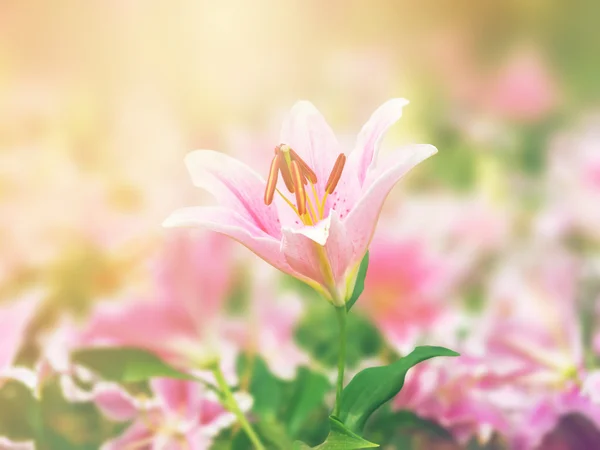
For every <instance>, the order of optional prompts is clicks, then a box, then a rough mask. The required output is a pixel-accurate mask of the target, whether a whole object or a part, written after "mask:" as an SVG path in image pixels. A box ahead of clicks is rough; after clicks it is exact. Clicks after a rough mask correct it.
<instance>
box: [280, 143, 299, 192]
mask: <svg viewBox="0 0 600 450" xmlns="http://www.w3.org/2000/svg"><path fill="white" fill-rule="evenodd" d="M281 147H283V146H282V145H278V146H277V147H275V154H277V155H279V171H280V172H281V178H283V182H284V183H285V187H286V188H287V190H288V191H290V192H291V193H292V194H293V193H294V182H293V181H292V174H291V173H290V168H289V166H288V164H287V161H286V159H285V155H284V154H283V150H282V149H281Z"/></svg>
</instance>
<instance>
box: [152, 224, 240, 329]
mask: <svg viewBox="0 0 600 450" xmlns="http://www.w3.org/2000/svg"><path fill="white" fill-rule="evenodd" d="M232 245H235V244H234V243H233V242H232V241H231V240H230V239H229V238H227V237H226V236H224V235H221V234H218V233H210V232H206V231H204V230H180V232H178V233H173V234H172V235H170V236H169V237H168V238H167V241H166V245H165V246H164V247H163V249H162V251H161V252H160V254H159V255H158V258H157V264H156V267H155V274H156V281H157V283H158V286H157V292H158V296H159V298H160V299H161V300H162V301H164V302H167V303H168V304H169V307H170V308H171V309H174V310H177V311H178V312H179V314H180V315H181V316H182V317H185V318H186V319H187V318H189V320H190V321H191V322H193V323H196V326H197V327H198V329H202V328H204V325H205V324H207V323H211V322H213V321H214V320H215V318H216V317H217V316H218V315H219V312H220V311H221V310H222V308H223V303H224V302H225V301H226V299H227V294H228V292H229V290H230V289H231V283H232V279H231V278H232V274H233V264H234V262H233V258H232V255H231V247H232ZM186 321H187V320H186Z"/></svg>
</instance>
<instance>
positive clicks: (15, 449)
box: [0, 436, 35, 450]
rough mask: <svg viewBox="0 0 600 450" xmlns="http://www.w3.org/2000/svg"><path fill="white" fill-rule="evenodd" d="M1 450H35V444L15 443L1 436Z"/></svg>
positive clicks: (28, 442)
mask: <svg viewBox="0 0 600 450" xmlns="http://www.w3.org/2000/svg"><path fill="white" fill-rule="evenodd" d="M0 450H35V444H34V443H33V442H31V441H27V442H22V441H20V442H15V441H11V440H9V439H7V438H5V437H1V436H0Z"/></svg>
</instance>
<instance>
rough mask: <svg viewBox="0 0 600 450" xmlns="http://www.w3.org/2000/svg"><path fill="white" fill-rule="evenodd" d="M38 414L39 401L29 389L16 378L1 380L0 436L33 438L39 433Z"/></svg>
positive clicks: (23, 438)
mask: <svg viewBox="0 0 600 450" xmlns="http://www.w3.org/2000/svg"><path fill="white" fill-rule="evenodd" d="M39 416H40V406H39V402H38V400H37V399H36V398H35V397H34V396H33V393H32V392H31V389H30V388H29V387H27V386H25V385H24V384H22V383H21V382H20V381H17V380H12V379H7V380H3V382H2V386H1V387H0V436H5V437H7V438H9V439H11V440H14V441H28V440H33V439H35V438H36V437H38V436H39V434H40V423H39Z"/></svg>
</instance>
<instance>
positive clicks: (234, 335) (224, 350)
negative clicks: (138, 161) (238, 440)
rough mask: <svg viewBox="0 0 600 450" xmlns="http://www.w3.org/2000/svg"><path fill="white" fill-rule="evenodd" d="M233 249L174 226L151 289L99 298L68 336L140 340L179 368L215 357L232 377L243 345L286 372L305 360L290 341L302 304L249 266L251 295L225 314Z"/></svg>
mask: <svg viewBox="0 0 600 450" xmlns="http://www.w3.org/2000/svg"><path fill="white" fill-rule="evenodd" d="M232 250H234V249H233V248H232V243H231V241H230V240H229V239H227V238H225V237H224V236H221V235H219V234H217V233H206V232H201V233H196V232H192V233H190V232H185V231H184V232H180V233H176V235H175V236H171V237H170V239H168V242H167V243H166V245H165V248H164V249H163V251H162V252H161V254H160V255H159V256H158V261H157V270H156V271H155V282H156V287H155V288H153V289H152V290H153V291H154V292H156V296H155V297H154V298H150V299H145V300H144V299H140V300H133V301H132V300H129V301H127V302H125V303H117V304H103V305H101V306H99V307H98V308H97V310H96V312H95V313H93V314H92V317H91V318H90V320H89V323H88V324H87V325H86V327H85V329H84V330H83V332H81V333H80V335H79V337H77V338H75V339H74V340H75V341H76V342H77V345H78V346H97V345H112V346H115V345H117V346H133V347H138V348H143V349H146V350H148V351H151V352H153V353H155V354H157V355H158V356H159V357H161V358H163V359H164V360H166V361H168V362H170V363H172V364H174V365H176V366H177V367H180V368H181V369H185V370H189V369H203V368H207V367H208V366H210V365H211V364H212V363H214V362H216V361H217V360H218V361H220V363H221V367H222V369H223V371H224V372H225V374H226V376H227V377H228V379H230V381H231V382H234V381H235V370H234V368H235V359H236V356H237V354H238V353H239V352H240V351H246V352H248V353H251V354H255V353H257V354H259V355H260V356H261V357H263V358H264V359H265V361H266V362H267V364H268V365H269V367H270V369H271V370H272V371H273V372H274V373H275V374H277V375H278V376H280V377H281V378H288V379H289V378H293V375H294V373H295V371H296V368H297V367H298V366H299V365H301V364H306V363H307V362H308V357H307V355H306V354H304V353H303V352H302V351H301V350H300V349H299V348H298V347H297V345H296V344H295V342H294V327H295V325H296V323H297V321H298V320H299V318H300V315H301V314H302V304H301V302H300V301H299V299H298V298H296V297H294V296H291V295H287V294H286V295H285V296H284V297H283V298H280V299H279V300H278V301H276V300H275V299H274V294H273V288H272V286H273V284H274V283H275V281H274V280H273V277H272V276H271V275H272V270H269V271H268V272H269V273H267V271H265V272H264V273H258V274H257V273H253V279H254V281H255V282H254V283H253V285H252V286H251V289H250V296H251V298H252V301H250V302H249V308H248V310H247V311H244V314H243V317H242V316H235V317H234V316H228V315H227V314H226V311H225V310H226V305H225V303H226V301H227V299H228V295H229V291H230V289H231V287H232V286H233V284H234V283H233V281H234V280H233V274H234V272H235V269H236V267H235V266H236V264H235V256H234V255H233V254H232ZM67 334H68V333H67ZM65 337H66V336H65ZM64 340H65V339H64V337H63V339H59V342H60V341H64ZM72 340H73V339H71V341H72ZM57 347H58V349H61V348H62V349H64V345H58V346H56V345H55V346H54V348H57ZM54 353H55V354H56V353H58V354H59V355H60V353H61V352H60V351H58V352H54ZM63 356H66V355H63ZM54 359H55V360H56V359H60V358H54ZM52 365H53V366H54V367H60V368H61V369H59V370H58V372H61V373H67V372H70V371H72V369H68V370H65V368H66V367H67V366H68V364H66V363H65V362H64V357H63V358H62V361H60V360H59V361H55V362H54V363H53V364H52Z"/></svg>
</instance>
